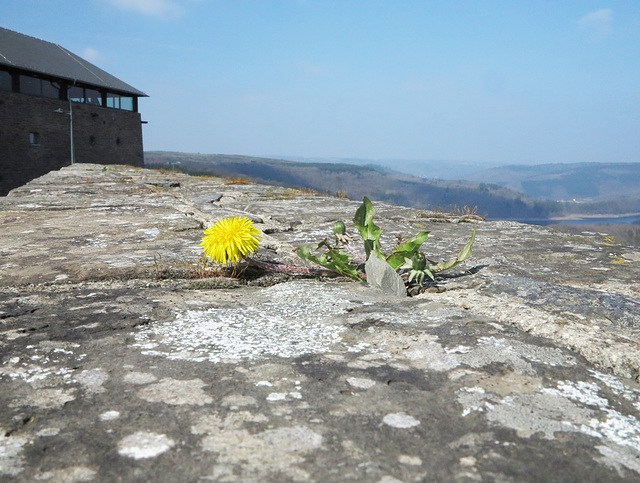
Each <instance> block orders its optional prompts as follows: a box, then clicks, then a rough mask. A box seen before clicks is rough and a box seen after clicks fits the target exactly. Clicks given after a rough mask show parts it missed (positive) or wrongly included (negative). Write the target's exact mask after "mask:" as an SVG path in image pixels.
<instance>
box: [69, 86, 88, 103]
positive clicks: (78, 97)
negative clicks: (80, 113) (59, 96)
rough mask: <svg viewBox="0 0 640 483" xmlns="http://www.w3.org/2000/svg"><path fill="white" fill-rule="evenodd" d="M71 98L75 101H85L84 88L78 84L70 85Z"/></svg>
mask: <svg viewBox="0 0 640 483" xmlns="http://www.w3.org/2000/svg"><path fill="white" fill-rule="evenodd" d="M69 100H70V101H73V102H84V88H82V87H78V86H71V87H69Z"/></svg>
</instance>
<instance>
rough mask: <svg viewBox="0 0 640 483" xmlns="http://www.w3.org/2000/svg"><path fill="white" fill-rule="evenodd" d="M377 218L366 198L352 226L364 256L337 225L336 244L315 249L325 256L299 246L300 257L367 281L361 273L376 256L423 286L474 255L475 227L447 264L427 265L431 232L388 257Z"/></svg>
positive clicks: (400, 246) (326, 243) (401, 245)
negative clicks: (424, 249) (426, 250)
mask: <svg viewBox="0 0 640 483" xmlns="http://www.w3.org/2000/svg"><path fill="white" fill-rule="evenodd" d="M375 215H376V210H375V208H374V207H373V204H372V203H371V201H370V200H369V198H367V197H366V196H365V197H364V199H363V202H362V205H360V207H359V208H358V209H357V211H356V214H355V216H354V218H353V223H354V224H355V226H356V228H357V230H358V232H359V234H360V237H361V238H362V240H363V242H364V252H365V253H364V254H361V253H360V252H358V250H356V249H355V248H354V247H353V245H352V241H353V239H352V238H351V237H350V236H349V235H348V234H347V233H346V226H345V224H344V223H343V222H336V223H335V224H334V227H333V231H334V234H335V242H334V243H332V242H330V241H329V240H328V239H325V240H323V241H321V242H320V243H319V244H318V245H317V246H316V247H315V251H322V250H324V252H323V253H320V254H313V253H312V250H311V249H310V248H309V247H308V246H301V247H298V251H297V253H298V255H299V256H300V257H301V258H302V259H303V260H308V261H311V262H314V263H316V264H318V265H320V266H322V267H325V268H327V269H329V270H332V271H334V272H336V273H339V274H341V275H344V276H347V277H349V278H351V279H353V280H356V281H364V280H365V278H366V275H365V274H364V273H363V272H362V269H361V266H362V263H363V262H365V261H367V260H368V259H369V257H370V256H372V255H373V256H375V257H378V258H380V259H382V260H385V261H386V262H387V263H388V264H389V265H390V266H391V267H392V268H393V269H394V270H396V271H401V272H402V274H403V275H404V274H406V276H407V279H406V282H407V283H412V282H413V281H414V280H415V282H416V283H417V284H419V285H422V283H423V281H424V278H425V276H427V277H429V278H430V279H431V280H435V274H437V273H439V272H443V271H445V270H449V269H451V268H453V267H455V266H457V265H459V264H460V263H462V262H464V261H465V260H466V259H467V258H469V257H470V256H471V246H472V245H473V242H474V241H475V236H476V229H475V227H474V229H473V234H472V235H471V239H470V240H469V242H468V243H467V245H466V246H465V247H464V248H463V249H462V251H460V253H459V254H458V256H457V257H456V258H454V259H452V260H449V261H447V262H442V263H435V264H428V263H427V259H426V258H425V256H424V255H423V254H422V253H420V248H421V247H422V244H423V243H424V242H425V241H426V240H427V238H428V237H429V232H428V231H422V232H420V233H418V234H417V235H416V236H414V237H412V238H409V239H408V240H405V241H401V242H399V243H398V244H397V245H396V246H395V247H394V248H393V249H392V250H391V252H390V253H389V254H385V253H384V251H383V250H382V246H381V243H380V236H381V235H382V229H381V228H380V227H379V226H377V225H376V224H375V223H374V221H373V219H374V217H375ZM406 269H408V271H407V270H406Z"/></svg>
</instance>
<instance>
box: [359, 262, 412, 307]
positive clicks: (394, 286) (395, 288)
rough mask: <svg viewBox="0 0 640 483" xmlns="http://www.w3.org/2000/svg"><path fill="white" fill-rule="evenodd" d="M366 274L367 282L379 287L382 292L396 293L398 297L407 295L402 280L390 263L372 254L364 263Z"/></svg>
mask: <svg viewBox="0 0 640 483" xmlns="http://www.w3.org/2000/svg"><path fill="white" fill-rule="evenodd" d="M364 270H365V272H366V274H367V283H368V284H369V285H371V286H372V287H376V288H379V289H380V290H382V291H383V292H384V293H389V294H393V295H397V296H398V297H406V296H407V288H406V287H405V285H404V281H403V280H402V278H401V277H400V275H398V272H396V271H395V270H394V269H393V268H391V265H389V264H388V263H387V262H385V261H384V260H382V259H380V258H378V257H376V256H374V255H372V256H370V257H369V259H368V260H367V263H365V265H364Z"/></svg>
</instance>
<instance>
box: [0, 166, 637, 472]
mask: <svg viewBox="0 0 640 483" xmlns="http://www.w3.org/2000/svg"><path fill="white" fill-rule="evenodd" d="M358 205H359V203H358V202H353V201H348V200H339V199H334V198H327V197H323V196H312V195H302V194H300V193H297V192H294V191H292V190H287V189H283V188H273V187H267V186H258V185H227V184H224V181H223V180H217V179H210V178H197V177H195V178H192V177H188V176H186V175H181V174H163V173H160V172H156V171H149V170H143V169H137V168H131V167H124V166H108V167H106V170H105V169H104V167H103V166H100V165H75V166H72V167H68V168H64V169H62V170H60V171H55V172H52V173H49V174H48V175H46V176H44V177H42V178H39V179H37V180H34V181H33V182H31V183H29V184H28V185H26V186H24V187H22V188H20V189H17V190H14V191H13V192H12V193H11V194H10V195H9V196H8V197H6V198H2V199H0V481H91V480H94V481H194V482H195V481H209V480H213V481H318V482H325V481H375V482H396V481H404V482H409V481H503V482H509V481H511V482H520V481H640V420H639V419H638V418H639V417H640V387H639V386H638V384H637V383H636V382H635V381H634V380H633V379H634V378H635V377H636V376H637V375H638V368H639V367H640V356H639V352H638V342H639V335H638V324H639V322H640V319H639V317H640V310H639V306H638V304H639V303H640V301H639V296H638V291H639V288H640V286H639V282H638V273H639V270H638V263H640V253H638V251H637V250H635V249H631V248H628V247H624V246H615V245H614V246H611V245H608V244H607V243H609V240H607V239H605V237H604V235H602V234H582V235H569V234H564V233H560V232H554V231H551V230H549V229H546V228H541V227H532V226H527V225H521V224H517V223H506V222H502V223H479V224H478V225H477V238H476V243H475V245H474V254H473V257H472V258H471V259H470V260H468V261H467V262H466V264H465V265H463V266H461V267H460V270H459V271H457V272H455V271H454V272H455V273H454V274H453V275H456V276H452V277H450V278H444V279H442V280H440V281H439V286H440V290H439V291H434V292H427V293H424V294H421V295H419V296H416V297H406V298H399V297H397V296H394V295H386V294H384V293H382V292H380V291H378V290H376V289H373V288H371V287H369V286H367V285H366V284H358V283H354V282H350V281H346V280H343V279H324V278H320V277H316V276H307V277H302V276H292V275H283V274H274V273H269V272H265V271H261V270H258V269H255V270H254V271H252V272H250V273H249V271H248V272H247V273H248V274H249V276H248V279H249V281H248V282H247V283H240V282H238V281H234V280H230V279H225V278H222V277H220V278H218V279H206V280H200V281H199V280H194V279H193V278H189V274H190V273H191V274H193V273H194V268H193V267H194V263H195V261H196V259H197V257H198V255H199V252H200V250H199V246H198V243H199V241H200V237H201V234H202V229H203V227H204V226H207V225H209V224H210V223H211V222H212V221H216V220H219V219H221V218H222V217H225V216H229V215H232V214H233V215H236V214H243V215H246V216H250V217H251V218H252V219H254V220H255V221H256V223H257V226H259V227H260V228H261V230H262V231H263V232H264V233H265V235H264V238H263V244H262V248H261V249H260V251H259V252H258V254H257V255H256V258H259V259H262V260H270V261H275V262H281V263H291V264H297V265H300V266H301V265H302V262H301V260H299V259H298V258H297V257H296V255H295V254H294V248H293V247H294V246H295V245H300V244H312V243H317V242H318V241H320V240H321V239H322V238H324V237H327V236H331V229H332V224H333V222H334V221H336V220H339V219H342V220H345V221H347V222H348V221H349V220H350V219H351V218H352V216H353V214H354V212H355V209H356V208H357V206H358ZM376 208H377V209H378V213H379V215H378V218H376V222H377V224H379V225H380V226H381V227H382V228H383V229H384V230H385V235H384V240H383V245H386V246H389V245H390V244H393V243H395V242H396V239H397V238H396V235H405V236H410V235H413V234H415V233H416V232H418V231H421V230H425V229H426V230H431V236H430V238H429V239H428V240H427V242H426V243H425V245H424V248H425V250H426V252H427V256H429V257H431V258H434V259H437V260H440V259H445V258H447V259H448V258H450V257H451V256H455V254H456V253H457V252H458V251H459V250H460V248H461V247H463V246H464V244H465V243H466V241H467V240H468V238H469V236H470V234H471V231H472V227H471V226H470V225H469V224H465V223H434V222H432V221H430V220H431V218H429V217H428V214H426V213H425V212H420V211H416V210H411V209H407V208H401V207H394V206H389V205H384V204H376ZM449 221H456V220H454V219H450V220H449ZM347 225H349V223H347ZM351 231H354V230H353V229H352V230H351Z"/></svg>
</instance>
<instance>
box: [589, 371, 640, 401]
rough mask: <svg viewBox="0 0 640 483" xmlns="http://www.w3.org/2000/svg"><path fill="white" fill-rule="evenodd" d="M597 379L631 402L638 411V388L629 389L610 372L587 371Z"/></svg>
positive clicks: (639, 399) (639, 397)
mask: <svg viewBox="0 0 640 483" xmlns="http://www.w3.org/2000/svg"><path fill="white" fill-rule="evenodd" d="M589 372H591V374H592V375H593V377H595V378H596V379H598V380H599V381H602V382H603V383H604V384H606V385H607V387H609V389H611V390H612V391H613V393H614V394H616V395H618V396H622V397H623V398H625V399H626V400H627V401H630V402H631V403H633V405H634V406H635V407H636V409H637V410H638V411H640V390H638V389H631V388H630V387H628V386H627V385H625V384H624V383H623V382H622V381H620V379H618V378H617V377H615V376H612V375H610V374H604V373H602V372H599V371H593V370H592V371H589Z"/></svg>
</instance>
